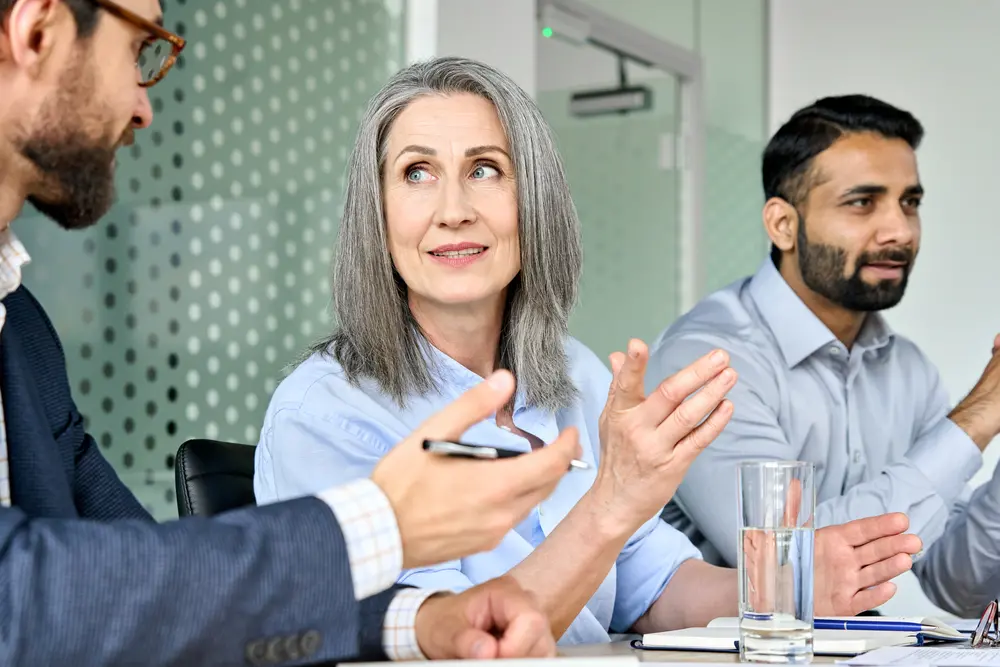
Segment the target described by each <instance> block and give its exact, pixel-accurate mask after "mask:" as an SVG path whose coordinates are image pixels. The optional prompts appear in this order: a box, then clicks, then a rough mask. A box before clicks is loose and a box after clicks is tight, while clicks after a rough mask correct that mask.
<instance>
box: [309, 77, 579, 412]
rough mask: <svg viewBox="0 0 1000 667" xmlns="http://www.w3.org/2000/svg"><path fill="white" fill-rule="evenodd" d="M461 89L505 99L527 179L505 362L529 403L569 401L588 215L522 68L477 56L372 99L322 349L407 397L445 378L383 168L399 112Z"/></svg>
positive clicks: (351, 376) (397, 81)
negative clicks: (436, 364)
mask: <svg viewBox="0 0 1000 667" xmlns="http://www.w3.org/2000/svg"><path fill="white" fill-rule="evenodd" d="M454 93H471V94H473V95H478V96H480V97H483V98H485V99H487V100H489V101H490V102H491V103H492V104H493V106H494V107H495V108H496V112H497V116H499V118H500V122H501V124H502V125H503V128H504V131H505V132H506V135H507V140H508V142H509V144H510V152H511V158H512V160H513V163H514V172H515V176H516V179H517V180H516V182H517V198H518V233H519V238H520V247H521V271H520V273H519V274H518V276H516V277H515V278H514V280H513V282H512V283H511V285H510V286H509V287H508V295H507V307H506V312H505V313H504V320H503V327H502V330H501V332H500V347H499V354H498V357H499V358H498V365H499V366H500V367H502V368H506V369H508V370H510V371H511V372H512V373H513V374H514V377H516V378H517V382H518V386H519V387H520V388H521V389H522V390H523V391H524V392H525V396H526V400H527V402H528V403H529V404H531V405H534V406H538V407H542V408H547V409H550V410H555V409H558V408H561V407H565V406H567V405H568V404H570V403H571V402H572V401H573V400H574V398H575V397H576V389H575V387H574V386H573V383H572V381H571V379H570V375H569V370H568V363H567V358H566V353H565V338H566V336H567V333H568V326H567V322H568V319H569V314H570V311H571V310H572V308H573V305H574V303H575V301H576V295H577V285H578V282H579V278H580V265H581V255H582V251H581V247H580V224H579V220H578V219H577V215H576V210H575V208H574V206H573V201H572V199H571V198H570V193H569V187H568V185H567V183H566V178H565V174H564V172H563V166H562V162H561V160H560V158H559V155H558V153H557V152H556V147H555V142H554V141H553V138H552V135H551V132H550V130H549V127H548V125H547V124H546V122H545V120H544V118H543V117H542V114H541V112H540V111H539V110H538V107H537V106H536V105H535V103H534V102H533V101H532V100H531V98H530V97H528V95H527V94H526V93H525V92H524V91H523V90H522V89H521V88H520V87H519V86H518V85H517V84H516V83H514V81H512V80H511V79H510V77H508V76H506V75H504V74H502V73H501V72H499V71H497V70H496V69H494V68H492V67H489V66H488V65H484V64H483V63H479V62H476V61H473V60H468V59H463V58H454V57H446V58H436V59H433V60H430V61H427V62H422V63H417V64H415V65H411V66H409V67H407V68H406V69H404V70H402V71H401V72H399V73H398V74H396V75H395V76H393V77H392V78H391V79H390V80H389V82H388V83H387V84H386V85H385V87H383V88H382V90H381V91H379V92H378V93H377V94H376V95H375V97H374V98H372V100H371V101H370V102H369V104H368V107H367V109H366V110H365V113H364V116H363V117H362V118H361V126H360V128H359V130H358V137H357V141H356V143H355V145H354V151H353V153H352V154H351V159H350V163H349V165H348V175H347V192H346V196H345V202H344V215H343V219H342V221H341V224H340V231H339V243H338V245H337V251H336V256H335V259H334V262H335V263H334V272H333V296H334V312H335V315H336V318H337V328H336V330H335V331H334V333H333V334H332V336H330V337H329V338H327V339H325V340H323V341H321V342H320V343H318V344H317V345H316V347H315V348H314V350H316V351H321V352H324V353H332V354H333V356H334V358H336V360H337V361H338V362H339V363H340V365H341V366H342V367H343V369H344V371H345V374H346V376H347V378H348V380H349V381H350V382H351V383H352V384H355V385H357V384H359V383H360V382H361V380H363V379H366V378H370V379H373V380H374V381H375V382H377V383H378V385H379V386H380V387H381V389H382V391H384V392H385V393H386V394H388V395H389V396H391V397H392V398H393V399H394V400H395V401H396V403H397V404H399V405H400V406H401V407H402V406H405V404H406V399H407V396H411V395H424V394H426V393H428V392H430V391H434V390H435V389H437V387H438V385H437V383H436V382H435V380H434V378H433V373H432V372H433V370H434V369H433V368H430V367H428V361H427V360H428V359H430V358H431V357H430V356H429V355H428V354H427V351H428V350H427V347H426V346H427V345H428V342H427V340H426V338H425V337H424V335H423V333H422V332H421V331H420V329H419V326H418V325H417V322H416V321H415V319H414V317H413V314H412V313H411V312H410V308H409V304H408V302H407V293H406V285H405V283H404V282H403V281H402V279H401V278H400V276H399V274H398V273H397V272H396V270H395V268H394V267H393V264H392V259H391V257H390V255H389V249H388V242H387V235H386V226H385V212H384V209H383V205H382V204H383V201H382V178H383V176H382V175H383V167H384V165H385V160H386V152H387V145H388V138H389V131H390V129H391V127H392V124H393V122H394V121H395V120H396V118H397V117H398V116H399V114H400V113H401V112H402V111H403V110H404V109H405V108H406V107H407V106H408V105H409V104H410V103H411V102H412V101H413V100H415V99H417V98H419V97H423V96H427V95H448V94H454Z"/></svg>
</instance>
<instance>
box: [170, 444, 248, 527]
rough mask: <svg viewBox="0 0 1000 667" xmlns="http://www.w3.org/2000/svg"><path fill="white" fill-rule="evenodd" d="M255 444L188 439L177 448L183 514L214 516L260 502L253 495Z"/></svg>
mask: <svg viewBox="0 0 1000 667" xmlns="http://www.w3.org/2000/svg"><path fill="white" fill-rule="evenodd" d="M255 449H256V448H255V447H254V446H252V445H239V444H235V443H231V442H218V441H216V440H188V441H187V442H185V443H184V444H183V445H181V446H180V448H179V449H178V450H177V459H176V461H175V464H174V484H175V486H176V488H177V512H178V513H179V514H180V516H214V515H216V514H219V513H221V512H226V511H228V510H233V509H237V508H240V507H246V506H248V505H255V504H257V501H256V499H255V498H254V495H253V457H254V451H255Z"/></svg>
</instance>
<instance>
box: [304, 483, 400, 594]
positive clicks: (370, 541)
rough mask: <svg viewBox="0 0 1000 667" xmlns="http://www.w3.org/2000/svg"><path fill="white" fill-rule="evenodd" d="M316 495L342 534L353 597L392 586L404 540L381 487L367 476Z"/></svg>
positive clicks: (398, 572)
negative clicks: (349, 566) (325, 505)
mask: <svg viewBox="0 0 1000 667" xmlns="http://www.w3.org/2000/svg"><path fill="white" fill-rule="evenodd" d="M317 496H318V497H319V499H320V500H322V501H323V502H325V503H326V504H327V505H329V507H330V509H331V510H333V514H334V515H335V516H336V517H337V523H339V524H340V530H341V532H342V533H343V534H344V541H345V543H346V544H347V559H348V561H349V562H350V565H351V580H352V582H353V583H354V597H355V599H357V600H363V599H365V598H367V597H371V596H372V595H375V594H376V593H381V592H382V591H384V590H386V589H388V588H390V587H392V585H393V584H394V583H395V582H396V579H397V578H398V577H399V575H400V574H402V571H403V541H402V539H401V538H400V536H399V526H398V525H397V524H396V515H395V514H394V513H393V511H392V505H390V504H389V499H388V498H386V497H385V494H384V493H382V489H380V488H378V485H377V484H375V482H373V481H371V480H370V479H359V480H357V481H354V482H351V483H349V484H344V485H342V486H337V487H334V488H332V489H327V490H326V491H323V492H322V493H319V494H317Z"/></svg>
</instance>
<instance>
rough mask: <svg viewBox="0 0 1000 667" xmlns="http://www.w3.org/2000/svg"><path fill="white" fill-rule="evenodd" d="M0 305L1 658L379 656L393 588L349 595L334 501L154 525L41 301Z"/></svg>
mask: <svg viewBox="0 0 1000 667" xmlns="http://www.w3.org/2000/svg"><path fill="white" fill-rule="evenodd" d="M3 303H4V306H5V307H6V309H7V319H6V324H5V325H4V328H3V330H2V333H0V392H2V395H3V408H4V414H5V418H6V432H7V441H8V442H7V445H8V450H9V458H10V474H11V492H12V496H13V507H11V508H2V509H0V664H4V665H74V666H75V667H84V666H87V665H125V664H128V665H136V664H142V665H200V666H203V665H239V664H259V665H291V664H301V663H308V662H319V661H331V660H339V659H348V658H384V654H383V652H382V648H381V627H382V621H383V617H384V614H385V610H386V608H387V606H388V603H389V601H390V599H391V597H392V595H393V594H394V591H393V590H390V591H386V592H385V593H382V594H380V595H378V596H375V597H373V598H370V599H368V600H365V601H363V602H361V603H358V602H356V601H355V599H354V592H353V591H354V589H353V584H352V580H351V573H350V568H349V566H348V560H347V552H346V547H345V544H344V539H343V535H342V534H341V532H340V528H339V526H338V525H337V522H336V520H335V518H334V515H333V513H332V512H331V511H330V509H329V507H327V506H326V505H325V504H324V503H323V502H322V501H320V500H317V499H315V498H303V499H299V500H294V501H290V502H286V503H279V504H276V505H269V506H266V507H259V508H251V509H248V510H243V511H237V512H231V513H228V514H226V515H222V516H220V517H218V518H215V519H198V518H193V519H182V520H178V521H173V522H169V523H164V524H157V523H156V522H154V521H153V519H152V518H151V517H150V516H149V514H148V513H147V512H146V511H145V510H144V509H143V507H142V506H141V505H140V504H139V502H138V501H137V500H136V499H135V497H134V496H133V495H132V494H131V493H130V492H129V490H128V489H127V488H126V487H125V485H124V484H122V482H121V480H119V479H118V476H117V475H116V474H115V472H114V470H113V469H112V468H111V466H110V465H109V464H108V462H107V461H106V460H105V459H104V457H103V456H102V455H101V453H100V451H99V449H98V447H97V444H96V443H95V442H94V439H93V438H92V437H90V436H89V435H88V434H87V433H86V432H85V431H84V426H83V419H82V417H81V416H80V413H79V412H78V411H77V409H76V406H75V405H74V404H73V399H72V397H71V396H70V389H69V384H68V381H67V376H66V367H65V358H64V356H63V351H62V347H61V346H60V343H59V339H58V337H57V336H56V333H55V331H54V329H53V327H52V325H51V323H50V322H49V320H48V318H47V316H46V315H45V313H44V311H43V310H42V308H41V306H40V305H39V304H38V302H37V301H36V300H35V299H34V297H33V296H32V295H31V294H30V293H29V292H28V291H27V290H26V289H25V288H23V287H22V288H21V289H19V290H17V291H16V292H14V293H13V294H11V295H9V296H8V297H7V298H6V299H4V300H3Z"/></svg>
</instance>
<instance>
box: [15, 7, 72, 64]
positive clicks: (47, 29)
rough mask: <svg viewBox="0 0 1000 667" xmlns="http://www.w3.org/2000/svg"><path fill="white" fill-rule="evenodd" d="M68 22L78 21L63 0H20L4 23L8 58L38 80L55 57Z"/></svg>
mask: <svg viewBox="0 0 1000 667" xmlns="http://www.w3.org/2000/svg"><path fill="white" fill-rule="evenodd" d="M67 20H69V21H73V20H74V19H73V16H72V14H70V13H69V10H68V9H67V8H66V6H65V5H63V4H62V3H61V2H59V0H16V1H15V2H14V6H13V7H12V8H11V10H10V14H9V16H8V17H7V21H5V23H4V37H5V38H6V42H7V43H6V44H5V47H6V49H5V50H6V53H5V54H4V55H5V56H6V57H7V59H8V60H10V62H11V63H13V64H14V65H15V66H17V67H18V68H19V69H21V70H22V71H25V72H27V73H28V75H29V76H31V77H33V78H37V77H38V76H39V75H40V73H41V71H42V68H43V65H44V64H45V62H46V61H47V60H48V59H49V58H51V57H52V53H53V51H54V49H55V45H56V34H57V32H58V30H57V29H58V28H59V27H60V25H59V24H60V22H61V21H67ZM73 34H74V35H75V34H76V33H75V31H74V33H73Z"/></svg>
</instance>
